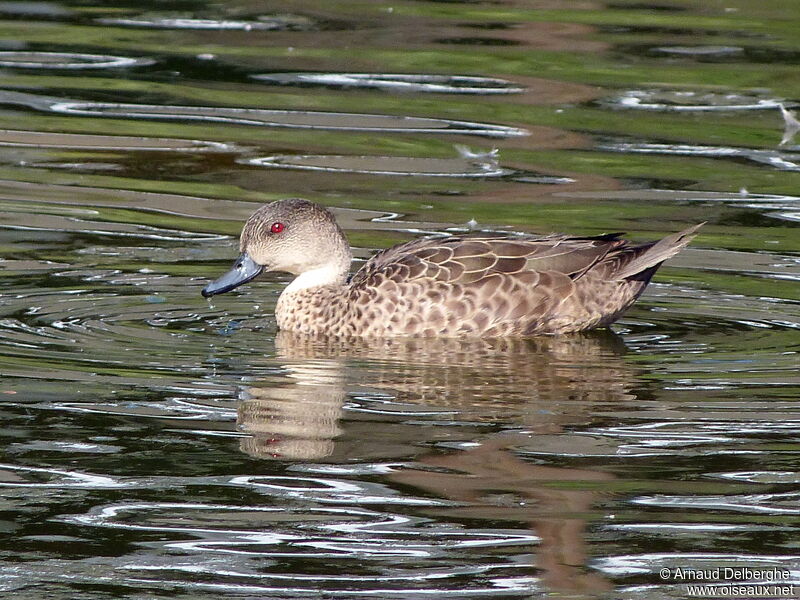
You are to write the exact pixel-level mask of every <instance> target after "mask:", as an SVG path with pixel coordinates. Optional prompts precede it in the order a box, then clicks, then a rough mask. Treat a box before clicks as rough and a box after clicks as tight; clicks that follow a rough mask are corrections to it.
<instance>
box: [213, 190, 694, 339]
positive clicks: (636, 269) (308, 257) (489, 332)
mask: <svg viewBox="0 0 800 600" xmlns="http://www.w3.org/2000/svg"><path fill="white" fill-rule="evenodd" d="M698 227H699V226H695V227H691V228H689V229H687V230H686V231H683V232H681V233H676V234H673V235H670V236H667V237H665V238H664V239H662V240H660V241H658V242H650V243H646V244H641V245H634V244H631V243H630V242H627V241H625V240H622V239H620V238H619V234H610V235H603V236H597V237H574V236H567V235H561V234H556V235H549V236H545V237H533V236H524V237H523V236H520V237H507V236H506V237H501V236H496V235H495V236H491V235H488V236H487V235H484V236H480V237H465V238H457V237H447V238H432V239H420V240H415V241H412V242H408V243H406V244H401V245H399V246H395V247H393V248H389V249H388V250H384V251H383V252H380V253H379V254H377V255H376V256H374V257H373V258H372V259H370V260H369V261H368V262H367V263H366V264H365V265H364V266H363V267H362V268H361V269H360V270H359V271H358V272H357V273H355V275H354V276H353V277H352V279H351V280H349V281H347V273H348V271H349V269H350V263H351V261H352V254H351V253H350V247H349V245H348V243H347V239H346V238H345V237H344V234H343V233H342V230H341V229H340V228H339V226H338V225H337V224H336V221H335V220H334V217H333V215H332V214H331V213H330V212H329V211H328V210H327V209H325V208H323V207H321V206H318V205H316V204H313V203H312V202H308V201H307V200H299V199H293V200H281V201H278V202H273V203H271V204H267V205H264V206H262V207H261V208H259V209H258V210H257V211H256V212H255V213H253V215H252V216H251V217H250V218H249V219H248V220H247V223H246V224H245V226H244V229H243V230H242V236H241V241H240V248H241V252H242V254H241V256H240V257H239V258H238V259H237V261H236V264H235V266H234V268H233V269H232V270H231V271H230V272H228V273H227V274H225V275H223V276H222V277H220V278H219V279H217V280H216V281H214V282H213V283H210V284H208V285H207V286H206V287H205V288H203V295H204V296H206V297H208V296H213V295H214V294H221V293H223V292H227V291H229V290H231V289H233V288H235V287H237V286H239V285H241V284H243V283H245V282H247V281H250V280H251V279H254V278H255V277H257V276H258V275H259V274H261V272H263V271H265V270H266V271H286V272H288V273H293V274H294V275H297V277H296V279H295V280H294V281H293V282H292V283H291V284H289V286H288V287H287V288H286V289H285V290H284V291H283V293H282V294H281V297H280V298H279V300H278V304H277V306H276V309H275V316H276V318H277V320H278V325H279V326H280V328H281V329H285V330H290V331H297V332H303V333H312V334H323V335H334V336H373V337H385V336H454V337H464V336H484V337H498V336H530V335H535V334H542V333H569V332H576V331H583V330H586V329H591V328H594V327H602V326H605V325H608V324H609V323H612V322H614V321H615V320H617V319H618V318H619V317H620V315H621V314H622V313H623V312H624V311H625V310H627V309H628V308H629V307H630V306H631V304H633V302H634V301H635V300H636V299H637V298H638V297H639V295H640V294H641V293H642V291H643V290H644V288H645V287H646V286H647V284H648V283H649V281H650V278H651V277H652V276H653V275H654V274H655V272H656V270H657V269H658V267H659V266H660V265H661V263H662V262H663V261H664V260H666V259H668V258H669V257H671V256H673V255H675V254H676V253H677V252H679V251H680V250H681V249H682V248H683V247H684V246H686V244H688V243H689V242H690V241H691V239H692V238H693V237H694V234H695V232H696V231H697V229H698Z"/></svg>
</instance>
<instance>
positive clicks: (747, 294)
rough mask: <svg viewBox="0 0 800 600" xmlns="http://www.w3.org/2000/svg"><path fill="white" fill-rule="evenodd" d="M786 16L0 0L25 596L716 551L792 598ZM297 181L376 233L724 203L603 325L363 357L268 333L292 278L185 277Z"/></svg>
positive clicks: (555, 575) (218, 257)
mask: <svg viewBox="0 0 800 600" xmlns="http://www.w3.org/2000/svg"><path fill="white" fill-rule="evenodd" d="M799 27H800V5H798V3H797V2H796V1H795V0H763V1H760V2H753V1H747V0H726V1H725V2H717V1H712V2H704V3H698V2H688V1H684V0H663V1H659V2H657V3H653V4H649V3H646V2H645V3H643V2H626V1H615V2H609V3H601V2H592V1H580V2H579V1H574V2H572V1H563V2H555V1H546V0H542V1H530V2H524V1H518V2H506V1H497V2H445V1H442V2H422V1H414V0H400V1H398V2H383V1H381V0H377V1H370V2H313V1H297V2H283V3H279V2H245V1H241V2H225V3H218V4H211V3H208V4H205V3H197V2H194V3H188V2H177V1H176V2H139V3H130V4H125V3H117V2H108V3H105V4H104V3H100V2H84V3H78V2H74V3H70V2H65V3H55V2H52V3H51V2H0V30H2V33H1V34H0V375H2V379H0V401H2V403H1V404H0V415H2V427H1V428H0V450H1V451H2V453H3V456H2V457H0V511H2V515H0V591H1V592H2V594H3V596H4V597H9V598H11V597H13V598H21V599H39V598H45V597H46V598H58V599H65V600H66V599H69V600H72V599H83V598H92V599H95V598H131V599H136V600H139V599H143V598H229V597H230V598H303V597H314V598H361V597H366V598H402V599H406V598H491V597H494V596H497V597H503V598H538V597H544V596H548V595H552V596H554V597H570V598H572V597H575V598H579V597H608V598H653V599H660V598H684V597H687V596H689V595H690V594H691V592H690V591H689V590H688V588H687V582H686V581H685V580H682V579H680V577H678V576H677V575H676V574H677V573H678V571H676V569H687V570H690V569H704V570H708V569H711V570H713V569H715V568H719V569H723V570H724V568H725V567H737V568H749V569H751V571H752V570H755V569H777V570H778V573H779V576H778V577H777V580H775V581H773V582H772V583H779V584H781V585H784V586H791V585H792V584H795V585H796V588H795V589H796V590H797V592H794V593H793V594H794V596H797V595H798V594H800V551H799V550H798V544H797V535H798V531H799V530H800V522H799V521H798V518H799V517H800V491H798V490H799V489H800V488H798V484H800V442H799V441H798V440H800V438H799V437H798V432H799V431H800V393H799V391H800V378H799V377H798V367H800V360H799V359H798V350H800V331H798V330H799V329H800V305H799V304H798V300H800V292H799V291H798V290H800V288H799V287H798V281H799V280H800V228H799V227H798V224H799V223H800V198H798V196H797V195H796V194H797V192H798V189H800V146H798V141H797V140H795V139H794V138H793V136H792V129H791V128H789V129H786V130H785V129H784V121H783V119H782V116H781V112H780V109H779V105H780V104H781V103H783V104H784V105H785V107H786V108H788V109H790V110H791V109H793V107H796V106H797V105H798V104H797V103H798V101H800V77H798V72H800V71H798V68H800V64H798V63H800V37H798V35H797V31H798V28H799ZM461 146H466V147H467V148H468V150H465V149H463V148H461V149H460V150H459V149H458V148H457V147H461ZM495 148H496V149H497V150H498V153H497V157H496V158H492V157H480V156H479V157H477V158H475V157H472V156H470V153H477V154H481V153H488V152H489V151H491V150H492V149H495ZM294 196H302V197H306V198H309V199H311V200H314V201H316V202H320V203H322V204H325V205H327V206H330V207H333V208H334V210H335V211H336V213H337V216H338V217H339V220H340V222H341V223H342V225H343V227H344V228H345V230H346V232H347V234H348V236H349V238H350V241H351V244H352V245H353V246H354V251H355V254H356V256H357V257H358V260H363V259H364V258H366V257H367V256H369V255H370V253H371V252H373V251H374V250H375V249H378V248H383V247H386V246H389V245H391V244H394V243H397V242H400V241H404V240H409V239H412V238H414V237H418V236H421V235H425V234H429V233H440V232H444V231H452V230H455V231H459V230H464V231H466V230H468V229H469V228H470V227H471V228H474V229H475V228H476V229H486V230H501V231H523V232H537V233H547V232H551V231H568V232H571V233H580V234H599V233H604V232H609V231H627V232H629V235H630V237H632V238H634V239H654V238H656V237H659V236H662V235H665V234H666V233H669V232H674V231H677V230H679V229H682V228H685V227H687V226H689V225H691V224H694V223H698V222H701V221H707V222H708V224H707V225H706V226H705V227H704V228H703V230H702V233H701V235H700V236H699V237H698V238H697V239H696V240H695V242H694V243H693V245H692V247H691V248H690V249H688V250H686V251H685V252H683V253H682V254H681V255H680V256H678V257H677V258H675V259H674V260H672V261H670V262H669V264H668V265H667V266H666V267H664V268H663V269H662V270H661V271H660V272H659V274H658V276H657V277H656V280H655V282H654V284H652V285H651V287H650V288H649V289H648V292H647V293H646V295H645V296H644V297H643V298H642V300H641V301H640V303H639V304H638V305H637V306H636V307H635V308H634V309H633V310H631V311H630V312H629V313H628V314H627V315H626V316H625V318H624V319H623V320H622V321H620V322H619V323H617V324H616V325H614V327H613V331H612V332H608V331H603V332H597V333H596V334H592V335H587V336H575V337H573V336H570V337H563V338H545V339H535V340H528V341H492V342H488V341H471V342H468V341H463V340H462V341H456V340H449V341H448V340H441V341H432V342H426V343H422V342H415V341H413V340H406V341H398V340H394V341H382V342H381V341H372V342H368V343H364V344H357V345H352V344H350V345H340V344H335V343H321V342H320V343H314V342H310V341H308V340H298V339H295V338H293V337H291V336H287V335H284V334H278V333H277V332H276V328H275V323H274V318H273V308H274V304H275V301H276V299H277V296H278V294H279V293H280V291H281V289H282V288H283V286H284V285H285V284H286V282H287V277H285V276H282V275H271V276H269V277H267V278H265V279H264V280H263V281H261V282H259V283H256V284H252V285H249V286H247V287H245V288H242V289H241V290H239V291H237V292H235V293H232V294H228V295H225V296H222V297H219V298H218V299H217V298H215V299H214V302H213V304H209V303H207V302H206V301H205V300H203V299H202V298H201V296H200V289H201V288H202V287H203V285H204V284H205V283H206V282H207V281H208V280H209V279H211V278H214V277H216V276H218V275H219V274H220V273H221V272H222V271H223V270H225V269H226V268H228V266H229V265H230V263H231V261H232V260H233V258H234V256H235V254H236V236H237V235H238V232H239V229H240V227H241V224H242V222H243V220H244V219H245V218H246V217H247V216H248V215H249V214H250V213H251V212H252V211H253V210H254V209H255V207H256V206H258V205H259V204H260V203H262V202H266V201H271V200H274V199H278V198H283V197H294ZM664 569H666V571H665V572H664V573H665V575H664V574H662V570H664ZM723 573H724V571H723ZM765 577H766V575H764V574H761V575H759V574H753V573H752V572H750V573H749V574H744V575H736V576H733V577H728V578H725V577H724V576H720V577H712V578H710V583H712V584H720V585H725V584H728V585H730V584H744V583H755V582H759V581H762V582H763V581H767V579H765ZM773 579H775V578H774V577H773ZM774 595H775V596H777V597H793V596H792V594H790V593H784V591H780V590H779V592H776V593H775V594H774Z"/></svg>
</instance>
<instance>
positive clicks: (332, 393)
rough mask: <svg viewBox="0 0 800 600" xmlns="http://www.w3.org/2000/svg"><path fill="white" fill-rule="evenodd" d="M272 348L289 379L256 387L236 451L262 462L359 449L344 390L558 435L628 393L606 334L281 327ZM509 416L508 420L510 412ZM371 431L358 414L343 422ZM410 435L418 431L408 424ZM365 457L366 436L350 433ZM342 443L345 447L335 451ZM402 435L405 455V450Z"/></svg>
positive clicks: (245, 405)
mask: <svg viewBox="0 0 800 600" xmlns="http://www.w3.org/2000/svg"><path fill="white" fill-rule="evenodd" d="M275 343H276V350H277V356H278V360H279V361H280V364H281V366H282V367H283V368H284V369H285V370H286V372H287V374H288V377H289V378H290V382H288V383H287V384H285V385H280V386H276V385H275V384H274V382H273V381H270V385H269V386H266V385H265V386H262V385H260V384H255V385H252V386H250V387H249V388H248V389H247V391H246V396H245V397H246V399H245V401H244V402H242V404H241V405H240V407H239V411H238V422H239V427H240V429H241V430H242V431H244V432H246V433H249V434H251V435H252V436H253V439H249V438H247V439H246V441H244V442H243V446H242V449H243V450H245V451H246V452H247V453H248V454H253V455H255V456H260V457H264V458H269V457H276V458H289V459H298V458H299V459H319V458H324V457H326V456H329V457H331V459H332V460H337V458H338V457H339V456H341V455H342V454H351V453H352V452H354V451H358V450H355V449H354V448H353V445H352V444H351V443H350V441H349V438H350V437H351V436H350V435H346V436H344V438H345V439H344V441H342V442H340V443H339V444H334V440H336V439H337V438H339V436H340V434H341V433H342V430H341V427H340V425H339V424H338V420H339V418H340V416H341V412H342V407H343V404H344V402H345V398H346V396H347V394H348V393H350V394H351V395H354V396H365V395H366V396H369V395H372V396H375V392H378V394H379V395H380V396H384V397H389V398H392V403H393V404H394V405H400V404H405V405H408V406H412V407H419V406H420V405H427V406H431V407H434V408H435V409H439V410H441V409H442V408H448V409H450V408H452V409H455V410H458V411H459V412H462V413H469V412H472V411H474V412H477V413H479V414H480V416H479V417H478V418H480V419H481V420H487V419H504V420H506V419H508V418H512V419H515V420H519V425H521V426H524V427H525V428H526V429H527V430H530V431H535V432H536V433H557V432H559V431H561V430H562V428H563V427H564V426H565V425H573V424H576V423H581V422H584V420H585V415H586V414H587V413H588V412H590V411H591V409H592V407H593V406H596V405H599V404H604V405H605V404H609V403H614V404H618V403H620V402H625V401H627V400H629V399H630V398H631V395H630V393H629V391H628V390H629V388H630V386H631V383H630V370H629V368H628V367H627V366H626V365H625V363H624V362H622V361H621V360H620V353H621V352H623V351H624V346H622V343H621V341H620V340H619V338H617V337H616V336H615V335H614V334H612V333H610V332H596V333H593V334H590V335H587V334H581V335H569V336H556V337H553V336H547V337H539V338H529V339H519V338H506V339H479V338H472V339H465V340H459V339H453V338H423V339H411V338H387V339H350V340H342V339H339V338H324V337H317V336H303V335H298V334H293V333H291V332H286V331H281V332H279V333H278V335H277V337H276V341H275ZM509 415H510V417H509ZM360 426H366V427H368V426H369V425H368V424H365V423H363V422H361V421H358V420H351V421H350V422H348V428H358V427H360ZM411 431H414V429H413V428H411ZM352 437H353V438H354V439H355V438H357V439H358V445H359V446H360V451H363V452H365V453H370V451H371V450H370V449H369V448H370V444H372V443H375V444H379V445H380V444H384V445H382V446H381V450H382V451H383V450H386V446H385V440H384V441H381V440H373V439H372V436H370V435H369V432H368V431H366V432H364V435H361V434H357V433H355V432H353V433H352ZM338 446H341V448H339V447H338ZM407 449H408V443H407V440H405V439H404V440H402V451H407Z"/></svg>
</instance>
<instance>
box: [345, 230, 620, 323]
mask: <svg viewBox="0 0 800 600" xmlns="http://www.w3.org/2000/svg"><path fill="white" fill-rule="evenodd" d="M623 244H625V242H624V241H623V240H620V239H619V234H612V235H606V236H599V237H594V238H587V237H572V236H566V235H551V236H545V237H520V238H508V237H486V236H484V237H469V238H455V237H450V238H438V239H436V238H434V239H421V240H415V241H413V242H408V243H406V244H402V245H400V246H395V247H393V248H390V249H388V250H384V251H383V252H380V253H378V254H376V255H375V256H374V257H373V258H372V259H370V260H369V261H368V262H367V263H366V264H365V265H364V266H363V267H362V268H361V269H360V270H359V271H358V272H357V273H356V274H355V275H354V276H353V278H352V280H351V282H350V285H349V289H348V305H349V307H350V308H349V310H350V311H351V312H352V317H351V318H352V319H353V321H354V323H358V325H356V329H357V330H359V331H360V332H361V334H362V335H363V334H366V335H372V334H374V335H387V334H388V335H458V336H461V335H491V336H505V335H528V334H532V333H538V332H541V331H546V330H547V325H544V323H547V322H549V321H550V320H552V317H551V316H550V315H552V314H554V313H555V312H557V310H556V309H557V308H558V306H559V305H561V304H562V303H563V302H564V300H565V299H566V298H569V297H570V296H572V295H573V294H574V292H575V288H576V283H575V281H576V280H578V279H580V278H581V277H582V276H583V275H584V274H585V273H587V272H589V271H591V270H592V268H593V267H594V266H595V265H597V264H598V263H600V262H602V261H603V259H604V258H605V257H607V256H608V254H609V253H610V252H612V251H613V250H614V249H616V248H618V247H620V246H621V245H623Z"/></svg>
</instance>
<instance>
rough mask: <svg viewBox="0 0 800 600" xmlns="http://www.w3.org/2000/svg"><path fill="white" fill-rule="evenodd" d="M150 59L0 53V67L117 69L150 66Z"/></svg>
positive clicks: (71, 54) (58, 53)
mask: <svg viewBox="0 0 800 600" xmlns="http://www.w3.org/2000/svg"><path fill="white" fill-rule="evenodd" d="M154 63H155V61H154V60H153V59H151V58H142V57H139V58H129V57H125V56H109V55H106V54H75V53H71V52H23V51H12V50H6V51H0V67H17V68H20V69H69V70H77V69H119V68H127V67H141V66H145V65H152V64H154Z"/></svg>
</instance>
